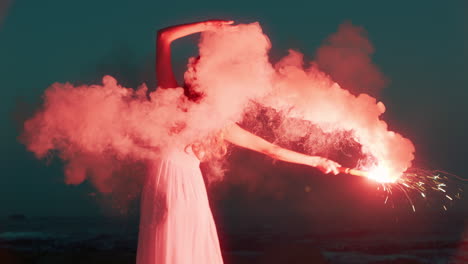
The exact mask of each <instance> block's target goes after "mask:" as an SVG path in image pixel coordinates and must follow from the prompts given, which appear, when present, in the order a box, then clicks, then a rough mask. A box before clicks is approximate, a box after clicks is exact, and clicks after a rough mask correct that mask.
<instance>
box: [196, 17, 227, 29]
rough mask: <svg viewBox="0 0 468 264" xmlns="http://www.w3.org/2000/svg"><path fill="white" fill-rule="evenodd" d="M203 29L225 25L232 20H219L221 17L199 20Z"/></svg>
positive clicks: (218, 27)
mask: <svg viewBox="0 0 468 264" xmlns="http://www.w3.org/2000/svg"><path fill="white" fill-rule="evenodd" d="M201 23H202V25H203V27H204V29H205V30H207V31H210V30H217V29H220V28H222V27H225V26H229V25H232V24H233V23H234V21H232V20H221V19H211V20H207V21H203V22H201Z"/></svg>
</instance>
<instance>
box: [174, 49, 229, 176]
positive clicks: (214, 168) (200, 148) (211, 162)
mask: <svg viewBox="0 0 468 264" xmlns="http://www.w3.org/2000/svg"><path fill="white" fill-rule="evenodd" d="M199 61H200V56H198V57H192V58H190V59H189V62H188V67H187V71H186V72H185V75H184V80H185V82H184V86H183V88H184V95H185V96H186V97H187V98H188V99H189V100H190V101H193V102H195V103H200V101H202V100H203V98H204V97H205V93H203V92H202V91H199V89H198V85H197V75H196V72H197V64H198V63H199ZM189 146H191V147H192V150H193V152H194V154H195V155H196V156H197V157H198V158H199V159H200V161H201V162H203V163H204V165H205V166H203V167H204V173H203V175H204V176H205V178H206V180H207V182H208V183H213V182H217V181H221V180H222V179H223V176H224V172H225V164H224V163H225V162H224V156H225V155H226V153H227V144H226V142H225V141H224V135H223V133H222V131H221V130H219V131H215V132H212V133H210V134H209V135H208V136H206V137H204V138H203V139H201V140H198V141H196V142H194V143H192V144H191V145H189ZM189 146H187V147H189Z"/></svg>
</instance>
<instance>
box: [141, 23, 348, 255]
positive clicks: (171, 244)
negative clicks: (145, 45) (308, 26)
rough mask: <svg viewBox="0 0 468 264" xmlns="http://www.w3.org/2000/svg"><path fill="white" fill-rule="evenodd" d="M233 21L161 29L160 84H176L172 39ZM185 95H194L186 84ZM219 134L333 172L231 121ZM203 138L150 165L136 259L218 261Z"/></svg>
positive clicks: (323, 162) (329, 164)
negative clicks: (205, 177) (202, 165)
mask: <svg viewBox="0 0 468 264" xmlns="http://www.w3.org/2000/svg"><path fill="white" fill-rule="evenodd" d="M232 23H233V22H232V21H223V20H209V21H204V22H197V23H192V24H184V25H177V26H172V27H168V28H165V29H162V30H160V31H159V32H158V38H157V48H156V53H157V59H156V75H157V80H158V82H159V85H158V87H159V88H162V89H166V88H176V87H180V86H179V84H178V83H177V81H176V79H175V77H174V73H173V71H172V69H171V67H170V65H171V49H170V45H171V43H172V42H173V41H174V40H176V39H179V38H182V37H184V36H187V35H190V34H194V33H197V32H202V31H206V30H214V29H216V28H218V27H223V26H229V25H230V24H232ZM184 89H185V94H186V95H187V96H188V97H189V99H192V100H197V98H196V97H197V95H196V94H195V95H194V94H193V93H192V92H191V91H190V90H189V88H184ZM222 135H223V137H224V140H226V141H227V142H230V143H232V144H234V145H236V146H240V147H243V148H247V149H251V150H254V151H257V152H261V153H264V154H266V155H268V156H270V157H272V158H274V159H278V160H282V161H287V162H292V163H298V164H304V165H309V166H312V167H316V168H318V169H320V170H321V171H322V172H324V173H330V172H333V173H334V174H338V169H337V168H338V167H339V166H340V165H339V164H337V163H336V162H333V161H331V160H328V159H325V158H322V157H318V156H308V155H304V154H301V153H297V152H294V151H290V150H287V149H283V148H281V147H279V146H276V145H274V144H271V143H269V142H267V141H265V140H264V139H262V138H260V137H258V136H255V135H253V134H251V133H250V132H248V131H246V130H244V129H242V128H241V127H239V126H238V125H236V124H231V125H229V126H227V127H225V128H224V129H223V131H222ZM206 152H207V151H206V149H203V144H192V145H190V146H188V147H187V148H186V149H185V150H184V149H179V150H177V149H176V150H173V151H171V152H169V153H167V154H165V155H164V156H163V157H161V158H160V159H159V160H157V161H155V162H154V163H153V164H152V166H151V168H150V171H149V174H148V175H149V176H148V179H147V182H146V184H145V186H144V189H143V193H142V201H141V218H140V231H139V238H138V251H137V264H165V263H171V264H185V263H196V264H202V263H203V264H212V263H216V264H220V263H223V260H222V257H221V251H220V247H219V241H218V235H217V232H216V226H215V224H214V221H213V216H212V213H211V210H210V207H209V203H208V198H207V193H206V188H205V185H204V182H203V178H202V175H201V172H200V169H199V162H200V161H199V159H202V158H204V157H203V156H204V154H205V155H206Z"/></svg>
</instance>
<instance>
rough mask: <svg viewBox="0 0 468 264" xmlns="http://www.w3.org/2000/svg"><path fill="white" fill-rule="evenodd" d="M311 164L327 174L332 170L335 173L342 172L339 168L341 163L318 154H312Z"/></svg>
mask: <svg viewBox="0 0 468 264" xmlns="http://www.w3.org/2000/svg"><path fill="white" fill-rule="evenodd" d="M310 166H312V167H315V168H317V169H319V170H320V171H321V172H323V173H325V174H328V173H330V172H331V173H333V174H335V175H337V174H338V173H340V172H339V171H338V168H339V167H341V165H340V164H338V163H336V162H334V161H332V160H329V159H326V158H322V157H318V156H312V157H311V162H310Z"/></svg>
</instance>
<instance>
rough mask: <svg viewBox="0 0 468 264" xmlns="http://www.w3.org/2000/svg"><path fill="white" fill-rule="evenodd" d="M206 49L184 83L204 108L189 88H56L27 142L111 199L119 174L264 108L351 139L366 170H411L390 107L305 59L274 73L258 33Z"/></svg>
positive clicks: (302, 131)
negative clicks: (390, 126)
mask: <svg viewBox="0 0 468 264" xmlns="http://www.w3.org/2000/svg"><path fill="white" fill-rule="evenodd" d="M199 48H200V59H199V60H197V59H194V58H192V59H191V60H190V62H189V69H188V70H187V72H186V74H185V76H184V77H185V81H186V83H187V84H189V85H190V86H191V87H193V88H194V89H196V90H197V91H198V92H201V93H202V94H204V97H203V98H202V99H201V100H200V101H199V102H193V101H190V100H188V99H187V98H186V97H185V96H184V94H183V89H182V88H177V89H157V90H156V91H154V92H152V93H151V94H150V100H148V99H147V97H146V93H147V87H146V86H145V85H142V86H140V87H139V88H138V89H137V90H134V89H130V88H126V87H122V86H121V85H119V84H118V83H117V81H116V80H115V79H114V78H112V77H110V76H105V77H104V78H103V84H102V85H90V86H87V85H83V86H77V87H75V86H73V85H72V84H69V83H66V84H59V83H56V84H53V85H52V86H51V87H49V88H48V89H47V90H46V91H45V94H44V105H43V107H42V109H40V110H39V111H38V112H37V113H36V114H35V116H34V117H32V118H31V119H29V120H28V121H26V122H25V124H24V133H23V135H22V137H21V139H22V141H23V142H24V143H25V144H26V146H27V148H28V149H29V150H30V151H32V152H34V153H35V154H36V156H37V157H38V158H43V157H45V156H47V155H48V153H51V151H56V152H57V153H58V156H59V157H60V158H61V159H62V160H64V161H65V166H66V167H65V174H66V182H67V183H68V184H79V183H81V182H83V181H84V180H85V179H87V178H90V179H91V181H92V182H93V183H94V184H95V185H96V186H97V188H98V189H99V190H101V191H104V192H110V191H113V176H114V175H115V174H118V173H117V172H118V171H120V170H121V169H122V165H121V164H123V163H125V164H128V162H140V163H141V162H144V161H147V160H151V159H154V158H155V157H157V156H158V155H160V154H161V153H164V152H165V151H167V150H168V149H170V148H180V149H183V148H184V147H185V146H186V145H187V144H190V143H192V142H194V141H195V140H200V139H203V138H204V137H205V136H207V135H208V134H210V133H211V132H212V131H216V130H219V129H221V128H222V127H224V126H225V125H226V123H228V122H237V121H240V120H241V118H242V116H243V114H244V113H245V111H255V110H256V108H255V107H251V106H252V104H251V103H250V102H252V101H256V102H259V103H261V104H264V105H267V106H270V107H274V108H275V109H276V110H277V111H279V112H281V113H283V114H284V116H285V117H294V118H296V119H300V120H304V121H307V122H310V123H313V124H316V125H318V126H319V127H320V128H321V129H322V130H323V131H324V132H326V133H328V132H336V131H338V132H340V133H334V134H333V135H334V137H335V138H333V139H332V140H331V141H340V140H342V139H343V138H344V137H352V139H354V140H355V141H357V142H359V143H360V144H361V145H362V151H363V152H364V153H366V154H368V156H369V159H368V160H366V161H365V162H363V164H362V166H370V165H373V164H374V163H379V165H382V163H385V164H383V165H385V166H387V167H389V168H391V169H392V171H393V172H394V173H398V174H399V173H401V172H403V171H404V170H405V169H406V168H408V167H409V166H410V165H411V160H412V159H413V152H414V148H413V145H412V144H411V142H410V141H409V140H407V139H405V138H403V137H402V136H401V135H399V134H397V133H394V132H391V131H388V130H387V125H386V123H385V122H384V121H382V120H380V115H381V114H382V113H383V112H384V111H385V107H384V105H383V104H382V103H380V102H377V101H376V99H375V98H373V97H371V96H369V95H367V94H360V95H359V96H355V95H352V94H351V93H350V92H349V91H347V90H344V89H342V88H341V87H340V86H339V85H338V84H337V83H335V82H333V81H332V80H331V78H330V77H329V76H328V75H326V74H325V73H323V72H322V71H320V70H319V69H318V68H317V67H316V66H315V64H312V65H313V66H310V67H308V68H304V67H303V64H304V63H303V61H302V55H301V54H300V53H298V52H294V51H291V52H290V54H289V55H288V56H286V57H285V58H283V59H282V60H281V61H279V62H278V63H276V64H275V65H274V66H273V65H272V64H270V62H269V58H268V51H269V49H270V48H271V45H270V42H269V39H268V38H267V37H266V36H265V35H264V34H263V33H262V30H261V27H260V26H259V25H258V24H257V23H254V24H250V25H239V26H234V27H230V28H226V29H222V30H219V31H216V32H206V33H204V34H203V35H202V38H201V41H200V43H199ZM249 106H250V107H249ZM299 123H300V122H299ZM299 123H297V124H299ZM308 130H309V128H308V126H301V127H299V126H294V127H289V128H288V127H287V126H282V128H281V129H278V130H276V131H275V136H276V137H277V138H281V139H282V140H286V141H288V140H289V141H292V140H295V139H297V137H300V136H303V135H307V133H308ZM342 131H349V133H342ZM330 135H332V134H330ZM322 136H323V137H327V135H326V134H324V135H322ZM324 142H330V140H328V139H327V140H325V139H323V140H317V139H316V138H310V139H309V141H308V147H310V148H316V147H321V148H323V147H324V146H323V145H324ZM374 159H375V160H374Z"/></svg>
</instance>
